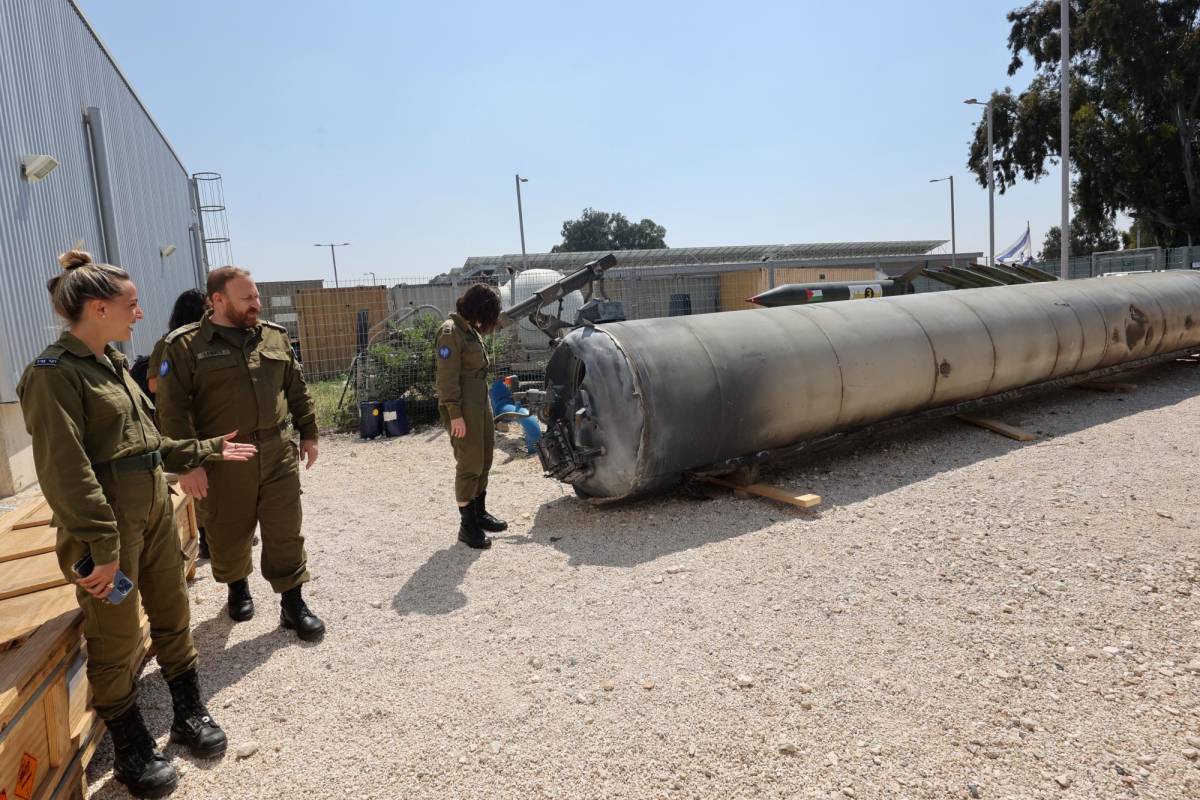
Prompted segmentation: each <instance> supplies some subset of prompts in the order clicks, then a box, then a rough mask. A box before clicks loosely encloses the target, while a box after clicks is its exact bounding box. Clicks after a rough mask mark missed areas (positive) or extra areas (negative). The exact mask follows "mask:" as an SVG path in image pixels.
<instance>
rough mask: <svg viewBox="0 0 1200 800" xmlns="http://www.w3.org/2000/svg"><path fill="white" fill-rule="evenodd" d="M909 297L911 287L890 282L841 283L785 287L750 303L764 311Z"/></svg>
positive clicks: (768, 291) (767, 292)
mask: <svg viewBox="0 0 1200 800" xmlns="http://www.w3.org/2000/svg"><path fill="white" fill-rule="evenodd" d="M911 293H912V285H911V284H907V283H900V282H897V281H893V280H878V281H873V282H872V281H866V282H863V281H857V282H844V283H829V282H821V283H787V284H784V285H783V286H776V287H775V288H774V289H768V290H767V291H765V292H763V293H762V294H758V295H755V296H754V297H751V298H750V302H751V303H754V304H756V305H760V306H763V307H764V308H775V307H776V306H802V305H808V304H811V303H833V302H837V301H839V300H869V299H871V298H873V297H892V296H894V295H898V294H911Z"/></svg>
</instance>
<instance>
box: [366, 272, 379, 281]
mask: <svg viewBox="0 0 1200 800" xmlns="http://www.w3.org/2000/svg"><path fill="white" fill-rule="evenodd" d="M363 275H370V276H371V283H378V281H376V280H375V273H374V272H369V271H368V272H364V273H363Z"/></svg>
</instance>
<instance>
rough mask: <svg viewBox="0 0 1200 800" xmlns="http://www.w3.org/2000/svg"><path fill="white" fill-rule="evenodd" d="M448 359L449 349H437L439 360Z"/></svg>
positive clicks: (444, 347)
mask: <svg viewBox="0 0 1200 800" xmlns="http://www.w3.org/2000/svg"><path fill="white" fill-rule="evenodd" d="M449 357H450V348H449V347H447V346H446V345H442V346H441V347H439V348H438V358H440V359H442V360H443V361H444V360H446V359H447V358H449Z"/></svg>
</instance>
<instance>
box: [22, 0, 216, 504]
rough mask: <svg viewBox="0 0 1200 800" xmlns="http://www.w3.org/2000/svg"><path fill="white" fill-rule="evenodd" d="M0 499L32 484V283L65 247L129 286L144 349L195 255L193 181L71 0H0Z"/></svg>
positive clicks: (198, 254)
mask: <svg viewBox="0 0 1200 800" xmlns="http://www.w3.org/2000/svg"><path fill="white" fill-rule="evenodd" d="M0 75H2V76H3V78H2V79H0V286H2V287H3V291H0V496H4V495H7V494H11V493H13V492H14V491H17V490H19V489H21V488H23V487H25V486H27V485H29V484H31V483H33V482H34V481H35V480H36V477H35V475H34V470H33V457H32V454H31V450H30V442H29V438H28V436H27V435H26V433H25V426H24V422H23V419H22V416H21V412H20V409H19V407H18V404H17V395H16V386H17V382H18V381H19V380H20V376H21V372H22V370H23V369H24V367H25V365H26V364H28V363H29V362H30V361H31V360H32V359H33V358H35V357H36V356H37V354H38V353H39V352H40V351H41V350H42V348H44V347H45V346H46V345H47V344H49V343H50V342H52V341H54V339H56V338H57V336H58V334H59V332H60V331H61V330H62V322H61V320H59V318H58V317H56V316H55V314H54V312H53V311H52V309H51V307H50V302H49V295H48V294H47V292H46V281H47V279H49V278H50V277H51V276H53V275H54V274H56V273H57V272H58V270H59V269H60V267H59V266H58V261H57V257H58V255H59V254H60V253H62V252H63V251H65V250H68V249H70V248H72V247H75V246H76V245H80V246H82V248H83V249H86V250H88V251H89V252H91V253H92V254H93V256H94V257H95V259H96V260H97V261H105V262H108V263H112V264H116V265H117V266H120V267H122V268H124V269H126V270H128V271H129V273H130V274H131V275H132V277H133V279H134V281H135V282H136V283H137V285H138V292H139V295H140V298H141V303H142V307H143V310H144V311H145V314H146V318H145V319H144V320H143V321H142V322H141V323H140V324H138V326H137V327H136V329H135V334H134V338H133V340H132V341H131V342H129V343H128V344H127V345H125V350H126V352H127V355H130V356H135V355H139V354H146V353H149V351H150V349H151V348H152V347H153V345H154V342H155V341H156V340H157V339H158V337H160V336H161V335H162V334H163V333H165V332H166V327H167V319H168V317H169V315H170V312H171V304H172V303H173V302H174V299H175V298H176V297H177V296H178V295H179V293H180V292H182V291H183V290H185V289H189V288H195V287H199V286H201V285H202V284H203V276H204V274H205V273H206V271H207V265H206V263H205V259H204V253H203V233H202V230H201V228H200V219H199V212H198V210H197V205H198V203H197V200H196V194H195V188H194V184H193V182H192V181H191V179H190V178H189V174H188V171H187V170H186V169H185V167H184V165H183V163H182V161H181V160H180V158H179V156H178V155H177V154H176V153H175V151H174V150H173V149H172V148H171V145H170V143H169V142H168V141H167V139H166V137H165V136H164V134H163V132H162V130H161V129H160V128H159V127H158V125H157V124H156V123H155V121H154V119H153V118H152V117H151V116H150V113H149V111H148V110H147V109H146V107H145V105H144V104H143V103H142V101H141V100H140V99H139V98H138V96H137V94H136V93H135V92H134V90H133V88H132V86H131V84H130V82H129V80H128V79H127V78H126V76H125V75H124V74H123V73H122V72H121V70H120V68H119V67H118V66H117V64H116V61H115V60H114V59H113V57H112V54H111V53H110V52H109V51H108V49H107V48H106V47H105V46H104V44H103V43H102V42H101V40H100V38H99V36H98V35H97V33H96V31H95V30H94V29H93V28H92V26H91V25H90V24H89V23H88V21H87V19H86V18H85V17H84V15H83V12H82V11H81V10H80V8H79V7H78V6H77V5H76V4H75V3H74V2H72V0H4V2H2V3H0Z"/></svg>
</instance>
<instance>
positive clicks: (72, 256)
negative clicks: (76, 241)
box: [58, 250, 93, 271]
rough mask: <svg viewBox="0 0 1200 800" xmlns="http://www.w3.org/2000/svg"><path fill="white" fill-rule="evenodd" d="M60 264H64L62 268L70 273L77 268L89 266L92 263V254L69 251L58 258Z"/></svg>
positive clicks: (81, 251)
mask: <svg viewBox="0 0 1200 800" xmlns="http://www.w3.org/2000/svg"><path fill="white" fill-rule="evenodd" d="M58 263H59V264H62V268H63V269H65V270H67V271H70V270H73V269H75V268H76V267H83V266H87V265H88V264H91V263H93V262H92V254H91V253H86V252H84V251H83V250H68V251H67V252H65V253H63V254H62V255H61V256H59V257H58Z"/></svg>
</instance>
